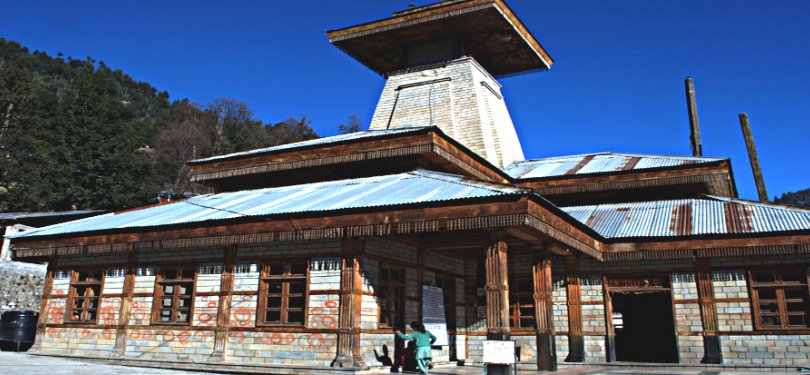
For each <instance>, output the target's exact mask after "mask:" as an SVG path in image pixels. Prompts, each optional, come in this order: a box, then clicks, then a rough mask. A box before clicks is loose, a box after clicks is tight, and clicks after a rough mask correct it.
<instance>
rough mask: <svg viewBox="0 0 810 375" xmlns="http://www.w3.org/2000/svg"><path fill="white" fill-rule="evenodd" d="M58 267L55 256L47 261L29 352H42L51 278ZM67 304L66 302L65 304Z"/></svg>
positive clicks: (51, 283)
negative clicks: (34, 333) (34, 334)
mask: <svg viewBox="0 0 810 375" xmlns="http://www.w3.org/2000/svg"><path fill="white" fill-rule="evenodd" d="M58 265H59V258H58V257H57V256H55V255H54V256H52V257H50V260H49V261H48V270H47V271H46V273H45V285H44V287H43V288H42V301H41V302H40V306H39V320H38V321H37V332H36V336H35V338H34V345H33V346H31V348H30V349H29V352H31V353H37V352H40V351H41V350H42V342H43V341H45V330H46V329H47V323H48V303H49V302H50V298H51V297H50V296H51V293H52V291H53V277H54V274H55V273H56V268H57V267H58ZM65 303H67V302H65Z"/></svg>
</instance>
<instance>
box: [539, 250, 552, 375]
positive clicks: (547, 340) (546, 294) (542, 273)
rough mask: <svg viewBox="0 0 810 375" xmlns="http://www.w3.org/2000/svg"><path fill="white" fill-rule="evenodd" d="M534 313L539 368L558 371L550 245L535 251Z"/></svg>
mask: <svg viewBox="0 0 810 375" xmlns="http://www.w3.org/2000/svg"><path fill="white" fill-rule="evenodd" d="M533 274H534V311H535V313H534V315H535V319H536V320H537V369H538V370H541V371H557V351H556V349H555V345H554V303H553V301H552V294H551V293H552V284H551V257H550V252H549V248H548V247H544V248H542V249H540V250H539V251H538V252H537V253H535V260H534V266H533Z"/></svg>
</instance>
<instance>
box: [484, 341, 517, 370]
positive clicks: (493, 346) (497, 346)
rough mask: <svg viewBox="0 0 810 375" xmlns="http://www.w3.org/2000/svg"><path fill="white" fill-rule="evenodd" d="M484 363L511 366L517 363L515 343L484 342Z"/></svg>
mask: <svg viewBox="0 0 810 375" xmlns="http://www.w3.org/2000/svg"><path fill="white" fill-rule="evenodd" d="M484 363H492V364H499V365H511V364H514V363H515V342H514V341H496V340H486V341H484Z"/></svg>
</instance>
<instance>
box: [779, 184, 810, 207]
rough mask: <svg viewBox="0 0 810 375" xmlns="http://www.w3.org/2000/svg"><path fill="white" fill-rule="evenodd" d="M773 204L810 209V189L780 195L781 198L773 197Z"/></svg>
mask: <svg viewBox="0 0 810 375" xmlns="http://www.w3.org/2000/svg"><path fill="white" fill-rule="evenodd" d="M774 202H776V203H782V204H790V205H793V206H803V207H808V208H810V188H808V189H804V190H799V191H794V192H788V193H782V196H781V197H774Z"/></svg>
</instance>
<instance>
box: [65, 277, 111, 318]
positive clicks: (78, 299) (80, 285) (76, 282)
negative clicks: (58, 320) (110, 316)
mask: <svg viewBox="0 0 810 375" xmlns="http://www.w3.org/2000/svg"><path fill="white" fill-rule="evenodd" d="M101 274H102V273H101V271H98V270H96V271H76V272H73V275H72V278H71V280H70V303H68V309H69V311H68V313H67V314H65V317H66V319H67V320H68V321H69V322H79V323H95V322H96V318H98V302H99V300H98V299H99V296H100V295H101Z"/></svg>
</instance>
